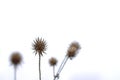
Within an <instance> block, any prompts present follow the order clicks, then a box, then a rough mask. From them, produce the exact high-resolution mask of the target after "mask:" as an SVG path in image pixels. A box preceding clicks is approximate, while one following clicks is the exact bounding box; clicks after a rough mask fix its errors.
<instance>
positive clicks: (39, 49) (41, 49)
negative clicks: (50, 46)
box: [32, 37, 47, 80]
mask: <svg viewBox="0 0 120 80" xmlns="http://www.w3.org/2000/svg"><path fill="white" fill-rule="evenodd" d="M32 47H33V50H34V53H35V55H36V54H38V55H39V80H41V69H40V63H41V62H40V61H41V56H42V55H43V53H45V51H46V48H47V45H46V41H45V40H44V39H42V38H41V39H39V37H38V38H37V39H36V40H34V43H33V44H32Z"/></svg>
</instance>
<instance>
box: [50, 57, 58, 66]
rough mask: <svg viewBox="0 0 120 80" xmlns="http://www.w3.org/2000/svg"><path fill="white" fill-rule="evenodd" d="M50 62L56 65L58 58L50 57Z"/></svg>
mask: <svg viewBox="0 0 120 80" xmlns="http://www.w3.org/2000/svg"><path fill="white" fill-rule="evenodd" d="M49 64H50V65H51V66H55V65H56V64H57V59H56V58H54V57H52V58H50V59H49Z"/></svg>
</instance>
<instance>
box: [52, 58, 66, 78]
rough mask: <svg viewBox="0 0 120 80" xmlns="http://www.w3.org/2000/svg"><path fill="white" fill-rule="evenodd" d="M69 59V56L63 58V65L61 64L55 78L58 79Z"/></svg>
mask: <svg viewBox="0 0 120 80" xmlns="http://www.w3.org/2000/svg"><path fill="white" fill-rule="evenodd" d="M67 60H68V56H65V58H64V59H63V61H62V63H61V65H60V67H59V69H58V71H57V74H56V75H55V77H54V80H56V79H58V78H59V75H60V72H61V71H62V69H63V68H64V66H65V64H66V62H67Z"/></svg>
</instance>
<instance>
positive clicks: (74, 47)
mask: <svg viewBox="0 0 120 80" xmlns="http://www.w3.org/2000/svg"><path fill="white" fill-rule="evenodd" d="M79 49H81V47H80V45H79V43H78V42H72V43H71V44H70V46H69V48H68V50H67V56H68V57H69V58H70V59H72V58H73V57H75V56H76V54H77V53H78V50H79Z"/></svg>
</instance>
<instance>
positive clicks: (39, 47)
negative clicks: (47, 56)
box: [32, 37, 47, 55]
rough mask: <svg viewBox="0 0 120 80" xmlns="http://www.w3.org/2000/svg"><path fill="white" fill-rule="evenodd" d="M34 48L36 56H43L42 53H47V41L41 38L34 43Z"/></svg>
mask: <svg viewBox="0 0 120 80" xmlns="http://www.w3.org/2000/svg"><path fill="white" fill-rule="evenodd" d="M32 46H33V50H34V52H35V54H37V53H38V54H40V55H43V54H42V53H45V51H46V48H47V45H46V41H45V40H44V39H42V38H41V39H39V37H38V38H37V39H36V40H34V43H33V44H32Z"/></svg>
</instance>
